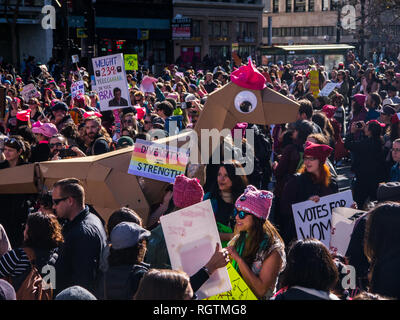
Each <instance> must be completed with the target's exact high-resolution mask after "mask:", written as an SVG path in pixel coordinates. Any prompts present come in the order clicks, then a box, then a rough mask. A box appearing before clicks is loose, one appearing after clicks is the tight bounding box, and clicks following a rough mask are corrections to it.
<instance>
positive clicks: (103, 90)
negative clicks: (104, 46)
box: [92, 53, 131, 111]
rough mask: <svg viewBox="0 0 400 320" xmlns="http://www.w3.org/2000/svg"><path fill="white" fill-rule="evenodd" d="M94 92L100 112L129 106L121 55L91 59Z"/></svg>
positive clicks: (129, 101) (129, 100) (126, 82)
mask: <svg viewBox="0 0 400 320" xmlns="http://www.w3.org/2000/svg"><path fill="white" fill-rule="evenodd" d="M92 63H93V71H94V76H95V79H96V90H97V94H98V96H99V99H100V109H101V110H102V111H106V110H114V109H121V108H128V107H130V106H131V99H130V95H129V88H128V81H127V79H126V72H125V63H124V58H123V54H122V53H120V54H114V55H110V56H105V57H99V58H93V59H92Z"/></svg>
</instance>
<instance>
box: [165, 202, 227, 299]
mask: <svg viewBox="0 0 400 320" xmlns="http://www.w3.org/2000/svg"><path fill="white" fill-rule="evenodd" d="M160 221H161V226H162V229H163V232H164V236H165V242H166V244H167V249H168V254H169V258H170V261H171V266H172V268H173V269H174V270H183V271H185V272H186V273H187V274H188V275H189V276H192V275H194V274H195V273H196V272H197V271H199V270H200V269H201V268H202V267H203V266H204V265H205V264H206V263H207V262H208V261H209V260H210V258H211V257H212V255H213V254H214V252H215V247H216V244H217V243H219V245H221V240H220V238H219V234H218V229H217V224H216V222H215V216H214V212H213V209H212V206H211V201H210V200H206V201H203V202H200V203H197V204H195V205H193V206H190V207H188V208H185V209H181V210H179V211H175V212H173V213H170V214H168V215H166V216H162V217H161V218H160ZM231 289H232V286H231V283H230V281H229V275H228V271H227V270H226V268H220V269H218V270H216V271H215V272H214V273H213V274H212V275H211V277H210V278H209V279H208V280H207V281H206V282H205V283H204V284H203V285H202V286H201V287H200V289H199V290H198V291H197V292H196V294H197V296H198V297H199V299H204V298H207V297H210V296H214V295H217V294H219V293H222V292H226V291H229V290H231Z"/></svg>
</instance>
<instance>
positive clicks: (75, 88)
mask: <svg viewBox="0 0 400 320" xmlns="http://www.w3.org/2000/svg"><path fill="white" fill-rule="evenodd" d="M84 94H85V83H84V82H83V81H82V80H80V81H76V82H74V83H72V84H71V98H72V99H75V97H76V96H78V95H84Z"/></svg>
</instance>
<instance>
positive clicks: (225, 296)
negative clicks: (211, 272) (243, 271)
mask: <svg viewBox="0 0 400 320" xmlns="http://www.w3.org/2000/svg"><path fill="white" fill-rule="evenodd" d="M226 269H227V270H228V274H229V279H230V281H231V285H232V290H229V291H227V292H223V293H220V294H218V295H215V296H212V297H209V298H207V299H204V300H258V299H257V297H256V296H255V295H254V293H253V292H252V291H251V290H250V288H249V287H248V286H247V283H246V282H245V281H244V280H243V279H242V278H241V277H240V275H239V273H238V272H237V271H236V270H235V268H234V267H233V266H232V264H230V263H228V265H227V266H226Z"/></svg>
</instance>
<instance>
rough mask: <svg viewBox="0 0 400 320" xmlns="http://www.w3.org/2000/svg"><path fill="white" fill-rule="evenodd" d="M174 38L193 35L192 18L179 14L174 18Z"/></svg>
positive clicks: (186, 37)
mask: <svg viewBox="0 0 400 320" xmlns="http://www.w3.org/2000/svg"><path fill="white" fill-rule="evenodd" d="M171 29H172V40H177V39H190V38H191V37H192V18H186V17H183V16H181V15H177V16H176V17H175V18H173V19H172V24H171Z"/></svg>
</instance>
